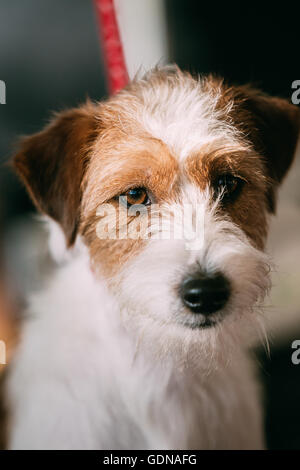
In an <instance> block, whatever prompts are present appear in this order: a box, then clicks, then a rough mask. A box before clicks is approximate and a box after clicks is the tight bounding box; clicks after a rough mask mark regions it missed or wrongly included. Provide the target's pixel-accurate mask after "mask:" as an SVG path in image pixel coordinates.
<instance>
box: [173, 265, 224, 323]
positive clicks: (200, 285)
mask: <svg viewBox="0 0 300 470" xmlns="http://www.w3.org/2000/svg"><path fill="white" fill-rule="evenodd" d="M179 291H180V296H181V299H182V302H183V304H184V305H185V306H186V307H187V308H188V309H189V310H190V311H191V312H192V313H198V314H202V315H204V316H205V317H207V319H208V318H209V317H211V316H212V314H214V313H216V312H218V311H220V310H222V309H223V308H224V307H225V305H226V303H227V301H228V299H229V297H230V283H229V281H228V280H227V279H226V278H225V277H224V276H223V275H222V274H220V273H217V274H214V275H211V276H208V275H204V274H202V273H197V274H195V275H193V276H189V277H187V278H186V279H184V280H183V282H182V284H181V286H180V289H179Z"/></svg>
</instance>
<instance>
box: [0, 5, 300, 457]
mask: <svg viewBox="0 0 300 470" xmlns="http://www.w3.org/2000/svg"><path fill="white" fill-rule="evenodd" d="M206 3H208V4H206ZM116 4H117V8H118V14H119V18H120V28H121V35H122V39H123V41H124V44H125V50H126V60H127V64H128V68H129V72H130V74H131V75H133V74H134V73H135V72H136V71H137V69H138V68H139V67H141V68H142V70H143V69H147V68H148V67H149V66H151V65H155V63H157V62H160V63H164V62H170V61H172V62H173V61H174V62H176V63H177V64H178V65H179V66H180V67H182V68H184V69H188V70H190V71H193V72H199V73H209V72H213V73H216V74H219V75H221V76H224V77H225V79H226V80H227V81H229V82H230V83H246V82H252V83H254V84H255V85H256V86H259V87H261V88H262V89H263V90H264V91H266V92H268V93H271V94H277V95H280V96H283V97H286V98H288V99H290V97H291V94H292V90H291V84H292V82H293V81H294V80H297V79H300V66H299V60H297V57H298V55H299V31H298V21H299V20H298V12H296V11H293V10H292V8H291V6H290V5H289V4H288V3H285V4H282V2H281V4H280V5H279V4H277V6H276V4H275V3H273V5H272V9H270V8H268V9H266V10H264V9H263V7H262V4H260V5H259V6H256V5H255V4H254V3H251V4H249V5H248V6H247V4H243V7H240V9H236V8H233V7H232V8H231V7H230V6H229V5H228V4H227V3H223V4H222V6H221V5H220V4H215V3H213V2H199V1H197V0H185V1H184V2H183V1H180V0H116ZM137 38H138V40H137ZM0 80H3V81H4V82H5V83H6V104H0V340H1V339H5V340H6V341H7V344H8V355H9V353H10V345H13V339H14V338H15V332H14V329H15V321H13V322H12V321H11V319H12V318H13V319H18V317H19V312H20V310H21V307H22V305H23V303H24V299H25V297H26V294H27V293H28V292H29V291H31V290H35V289H38V288H39V287H40V285H41V283H42V282H43V278H44V277H45V275H46V274H47V273H48V271H49V270H50V269H51V262H50V260H49V257H48V252H47V239H46V235H45V233H44V231H43V227H42V225H41V223H40V222H39V221H38V219H37V218H36V216H35V215H34V214H35V212H34V209H33V207H32V205H31V202H30V201H29V199H28V197H27V195H26V193H25V191H24V189H23V188H22V186H21V185H20V184H19V182H18V181H17V179H16V177H15V176H14V174H13V172H12V171H11V168H10V167H9V165H8V164H7V162H8V160H9V158H10V156H11V155H12V154H13V152H14V148H15V147H16V144H17V141H18V138H19V137H20V136H22V135H24V134H31V133H33V132H35V131H37V130H39V129H41V127H43V125H44V124H45V123H47V121H48V119H49V117H50V116H51V111H54V110H60V109H64V108H67V107H70V106H76V105H77V104H79V103H81V102H83V101H84V100H85V99H86V97H87V96H89V97H90V98H92V99H95V100H100V99H102V98H103V97H105V96H106V95H107V88H106V80H105V73H104V67H103V60H102V56H101V48H100V45H99V38H98V25H97V21H96V15H95V9H94V5H93V2H92V0H85V1H83V0H43V2H41V1H39V0H22V1H21V0H14V1H11V0H1V2H0ZM298 153H299V152H298ZM298 178H300V156H299V155H298V158H297V159H296V163H295V165H294V167H293V169H292V171H291V172H290V174H289V176H288V178H287V180H286V181H285V183H284V186H283V188H282V190H281V194H280V202H279V205H278V214H277V218H276V219H274V220H273V221H272V229H271V234H270V239H269V246H268V251H269V252H270V253H272V255H273V257H274V259H275V263H276V266H277V272H276V273H275V274H274V288H273V291H272V295H271V298H270V299H269V302H268V305H267V309H266V316H267V330H268V334H269V336H270V348H271V352H270V357H269V356H268V355H267V354H266V353H265V351H264V349H263V348H260V347H257V350H256V357H257V362H258V364H259V371H260V374H261V376H262V379H263V383H264V389H265V410H266V430H267V439H268V446H269V448H272V449H276V448H277V449H278V448H281V449H293V448H295V449H300V428H299V426H298V423H299V422H300V400H299V397H300V365H299V366H296V365H293V364H292V362H291V354H292V352H293V350H292V349H291V343H292V341H293V340H295V339H300V263H299V262H300V186H299V183H298ZM12 349H13V348H12ZM1 367H2V369H3V368H4V366H0V371H1V370H2V369H1Z"/></svg>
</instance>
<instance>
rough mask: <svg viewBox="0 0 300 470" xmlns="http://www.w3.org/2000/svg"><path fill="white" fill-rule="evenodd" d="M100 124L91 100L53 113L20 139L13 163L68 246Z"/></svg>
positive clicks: (72, 234) (32, 196) (73, 232)
mask: <svg viewBox="0 0 300 470" xmlns="http://www.w3.org/2000/svg"><path fill="white" fill-rule="evenodd" d="M98 127H99V121H98V120H97V117H96V112H95V106H94V105H93V104H92V103H87V104H86V105H84V106H82V107H80V108H78V109H71V110H69V111H64V112H61V113H60V114H58V115H56V117H55V118H54V120H53V121H52V122H51V123H50V124H49V125H48V126H47V127H46V128H45V129H44V130H43V131H41V132H39V133H37V134H34V135H33V136H30V137H26V138H25V139H23V141H22V143H21V147H20V151H19V152H18V153H17V155H16V156H15V157H14V159H13V165H14V167H15V169H16V171H17V173H18V174H19V176H20V177H21V179H22V180H23V182H24V183H25V185H26V188H27V189H28V192H29V194H30V196H31V198H32V200H33V202H34V203H35V205H36V206H37V208H38V209H39V210H40V211H41V212H43V213H45V214H47V215H48V216H50V217H51V218H53V219H54V220H56V221H57V222H59V223H60V225H61V226H62V228H63V230H64V232H65V235H66V240H67V244H68V246H71V245H72V244H73V243H74V241H75V238H76V233H77V228H78V223H79V209H80V203H81V195H82V180H83V177H84V173H85V169H86V167H87V165H88V162H89V153H90V149H91V145H92V142H93V141H94V140H95V138H96V135H97V131H98Z"/></svg>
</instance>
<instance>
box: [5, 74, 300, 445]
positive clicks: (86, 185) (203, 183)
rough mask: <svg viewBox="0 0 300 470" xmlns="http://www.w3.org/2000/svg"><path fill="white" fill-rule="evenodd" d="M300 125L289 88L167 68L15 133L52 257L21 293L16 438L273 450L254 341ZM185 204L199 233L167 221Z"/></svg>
mask: <svg viewBox="0 0 300 470" xmlns="http://www.w3.org/2000/svg"><path fill="white" fill-rule="evenodd" d="M299 128H300V113H299V109H298V108H297V107H296V106H294V105H292V104H290V103H289V102H287V101H286V100H284V99H281V98H274V97H270V96H267V95H265V94H263V93H262V92H260V91H258V90H256V89H254V88H252V87H251V86H229V85H227V84H226V83H224V81H223V80H221V79H219V78H216V77H213V76H208V77H193V76H192V75H190V74H189V73H187V72H182V71H181V70H179V69H178V68H177V67H176V66H174V67H163V68H157V69H154V70H152V71H150V72H148V73H147V74H146V75H145V76H144V77H142V78H137V79H135V80H133V81H132V82H131V83H130V84H129V85H128V86H127V87H126V88H125V89H124V90H122V91H120V92H119V93H118V94H116V95H115V96H112V97H110V98H108V99H107V100H106V101H103V102H100V103H92V102H90V101H88V102H87V103H85V104H84V105H82V106H81V107H79V108H77V109H71V110H67V111H63V112H61V113H59V114H58V115H56V116H55V118H54V120H53V121H51V123H50V124H49V125H48V126H47V127H46V128H45V129H44V130H43V131H41V132H39V133H37V134H35V135H33V136H30V137H27V138H25V140H23V142H22V144H21V147H20V150H19V152H18V153H17V155H16V156H15V158H14V166H15V168H16V170H17V173H18V174H19V176H20V177H21V179H22V181H23V182H24V183H25V185H26V187H27V189H28V191H29V194H30V196H31V198H32V200H33V201H34V203H35V205H36V206H37V208H38V209H39V210H40V211H41V212H42V213H43V214H45V215H46V217H48V219H49V220H50V221H51V224H52V225H53V229H52V232H51V237H50V245H51V246H52V248H54V251H55V254H54V256H56V259H57V262H58V263H59V267H58V269H57V271H56V273H55V276H53V278H52V279H51V280H50V281H49V283H48V284H47V286H46V288H45V289H44V290H43V291H42V292H38V293H35V294H33V295H32V296H31V298H30V299H29V302H28V310H27V314H26V316H25V319H24V321H23V326H22V331H21V339H20V344H19V346H18V348H17V351H16V352H15V355H14V359H13V362H12V364H11V366H10V371H9V374H8V379H7V383H6V405H7V410H8V413H9V422H8V425H9V427H8V429H9V431H8V448H10V449H262V448H264V447H265V441H264V431H263V411H262V403H261V391H260V386H259V381H258V380H257V377H256V374H257V373H256V369H255V365H254V362H253V359H252V358H251V355H250V354H249V346H250V345H251V341H252V340H253V337H254V336H255V335H256V334H258V332H259V331H261V328H262V307H263V300H264V298H265V296H266V295H267V293H268V290H269V288H270V270H271V261H270V259H269V257H268V256H267V254H266V253H265V251H264V247H265V242H266V236H267V232H268V221H269V219H270V216H271V215H272V213H274V212H275V209H276V194H277V190H278V187H279V185H280V183H281V182H282V180H283V178H284V176H285V175H286V173H287V171H288V169H289V167H290V165H291V163H292V160H293V157H294V154H295V149H296V144H297V139H298V134H299ZM153 206H155V210H154V211H152V208H153ZM108 207H111V208H113V210H112V212H111V213H110V214H109V216H108V217H106V218H105V217H103V214H104V213H105V211H106V215H107V212H108V211H109V209H108ZM136 207H137V208H138V209H139V211H136V212H134V209H135V208H136ZM184 207H189V208H192V218H194V221H195V219H197V217H198V216H197V213H196V209H199V211H200V212H199V213H200V214H201V215H199V218H200V219H201V220H202V222H203V223H202V224H201V225H202V229H203V230H200V231H199V232H198V231H196V232H193V234H194V235H193V236H190V235H191V233H190V232H191V230H190V229H191V227H189V228H188V229H187V232H186V233H184V234H183V235H182V236H178V237H175V236H172V235H174V231H175V229H174V227H175V225H176V227H177V228H178V226H179V227H180V226H181V224H180V223H178V222H176V224H175V225H174V224H173V228H172V229H171V231H170V230H169V231H167V230H165V228H164V227H165V224H164V221H165V220H167V219H168V223H169V222H170V221H171V222H172V221H174V219H175V213H177V212H178V209H183V208H184ZM103 208H104V209H105V210H104V209H103ZM130 211H131V213H130ZM151 211H152V213H151ZM176 211H177V212H176ZM158 212H159V215H157V213H158ZM179 212H180V210H179ZM149 213H151V217H153V220H154V219H155V223H154V222H153V221H152V219H151V217H150V219H151V220H150V219H149V217H148V215H149ZM195 214H196V215H195ZM127 215H128V217H127ZM113 216H116V217H115V218H114V217H113ZM125 216H126V217H125ZM137 219H138V221H139V227H138V228H136V227H137V226H136V224H135V223H136V221H137ZM104 220H105V224H104V225H105V227H106V230H105V229H103V224H102V225H101V222H103V221H104ZM120 220H123V221H124V220H125V222H124V223H123V222H120ZM145 220H146V224H144V225H143V221H145ZM149 220H150V221H149ZM176 220H177V219H176ZM181 220H182V219H181ZM159 221H160V222H162V223H161V224H160V223H159ZM99 224H100V225H99ZM134 224H135V225H134ZM141 225H143V227H142V228H141ZM169 225H170V224H169ZM171 225H172V224H171ZM132 226H134V227H135V229H134V230H132V231H131V233H134V234H135V236H131V237H130V236H129V235H130V233H129V232H130V230H129V228H130V227H132ZM124 227H125V229H128V230H127V232H126V230H125V231H124ZM176 227H175V228H176ZM102 229H103V230H102ZM121 232H122V233H121ZM105 233H106V236H105ZM124 233H125V235H124ZM101 234H102V236H101ZM120 234H121V236H120ZM142 234H143V235H145V234H146V236H142ZM166 234H167V235H166Z"/></svg>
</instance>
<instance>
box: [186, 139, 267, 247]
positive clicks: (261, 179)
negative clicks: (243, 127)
mask: <svg viewBox="0 0 300 470" xmlns="http://www.w3.org/2000/svg"><path fill="white" fill-rule="evenodd" d="M185 171H186V174H187V175H188V177H189V179H190V180H191V181H192V182H193V183H196V184H197V185H198V186H199V187H200V189H201V190H204V189H205V188H206V187H209V186H210V187H212V186H213V184H214V182H215V181H216V179H217V178H218V176H221V175H223V174H226V173H230V174H232V175H233V176H235V177H239V178H241V179H242V180H243V181H244V182H245V184H244V186H243V188H242V191H241V193H240V194H239V196H238V198H237V199H236V200H234V201H233V202H232V203H228V204H226V205H224V206H221V207H220V210H221V211H222V212H224V213H226V214H227V215H229V216H230V218H231V219H232V220H233V222H234V223H236V224H237V225H238V226H239V227H240V228H241V229H242V230H243V231H244V232H245V233H246V234H247V235H248V236H249V238H250V239H251V240H252V242H253V243H254V245H255V246H256V247H258V248H260V249H262V248H263V246H264V242H265V238H266V234H267V221H266V208H267V203H266V197H267V196H266V193H267V188H268V178H267V177H265V176H264V168H263V164H262V162H261V159H260V157H259V155H257V154H256V153H255V152H253V151H251V149H249V148H248V149H247V146H246V143H245V147H244V148H243V147H242V146H241V148H239V147H230V146H227V147H223V148H222V147H220V148H219V149H217V150H215V149H211V148H210V146H205V147H204V148H203V149H202V150H201V153H200V154H199V153H197V154H196V155H192V156H191V157H189V158H188V159H187V160H186V163H185Z"/></svg>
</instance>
